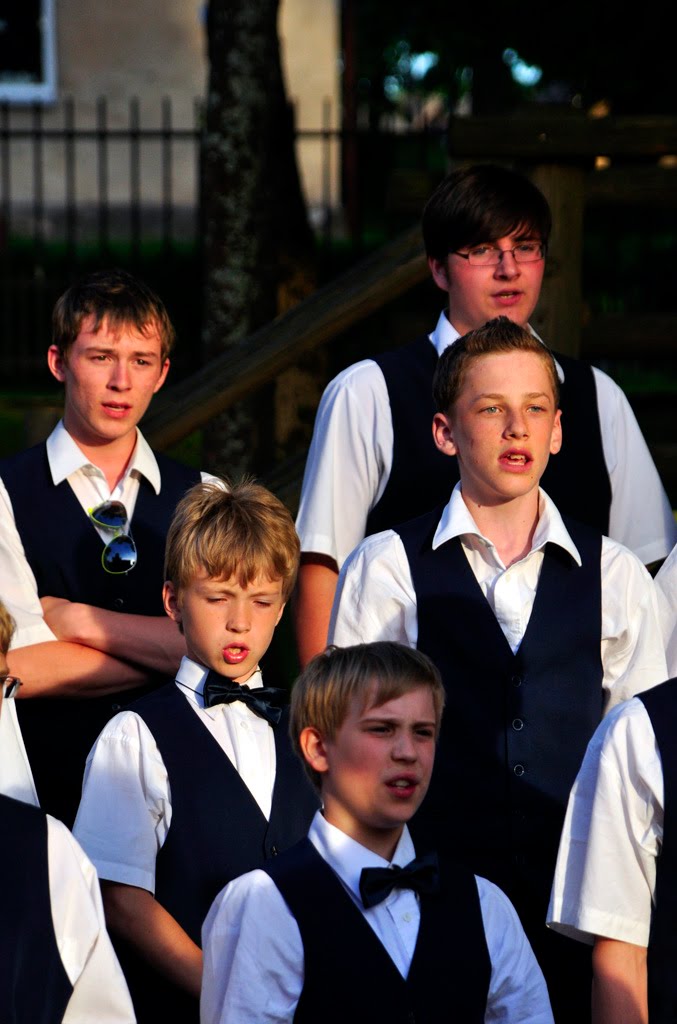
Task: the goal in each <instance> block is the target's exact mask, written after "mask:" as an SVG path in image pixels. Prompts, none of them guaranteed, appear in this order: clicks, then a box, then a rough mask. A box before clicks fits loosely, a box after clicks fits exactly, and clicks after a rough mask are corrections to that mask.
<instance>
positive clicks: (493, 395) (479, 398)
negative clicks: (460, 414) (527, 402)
mask: <svg viewBox="0 0 677 1024" xmlns="http://www.w3.org/2000/svg"><path fill="white" fill-rule="evenodd" d="M551 397H552V396H551V395H549V394H548V392H547V391H528V392H526V394H523V395H522V398H551ZM504 398H505V395H504V394H502V393H501V392H491V391H482V392H481V393H480V394H479V395H476V396H475V399H474V401H475V402H486V401H487V400H488V399H504Z"/></svg>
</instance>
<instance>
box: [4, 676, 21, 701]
mask: <svg viewBox="0 0 677 1024" xmlns="http://www.w3.org/2000/svg"><path fill="white" fill-rule="evenodd" d="M21 685H22V684H21V680H20V679H18V678H17V676H0V686H2V695H3V697H14V695H15V694H16V691H17V690H18V689H19V687H20V686H21Z"/></svg>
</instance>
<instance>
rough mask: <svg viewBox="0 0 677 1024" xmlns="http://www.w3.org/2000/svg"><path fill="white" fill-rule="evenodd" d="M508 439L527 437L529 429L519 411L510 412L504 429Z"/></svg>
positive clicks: (522, 414)
mask: <svg viewBox="0 0 677 1024" xmlns="http://www.w3.org/2000/svg"><path fill="white" fill-rule="evenodd" d="M505 433H506V435H507V436H508V437H527V435H528V433H529V428H528V426H527V421H526V418H525V416H524V413H523V412H522V411H521V410H519V409H513V410H511V411H510V414H509V416H508V420H507V423H506V427H505Z"/></svg>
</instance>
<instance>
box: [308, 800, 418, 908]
mask: <svg viewBox="0 0 677 1024" xmlns="http://www.w3.org/2000/svg"><path fill="white" fill-rule="evenodd" d="M308 838H309V839H310V841H311V842H312V844H313V846H314V847H315V849H316V850H317V851H318V853H320V854H321V855H322V857H323V858H324V860H326V862H327V864H328V865H329V867H330V868H331V869H332V870H333V871H334V872H335V873H336V874H337V875H338V876H339V878H340V879H341V881H342V882H343V884H344V885H345V886H346V888H347V889H348V890H349V891H350V892H351V893H352V894H353V896H355V897H356V899H357V900H359V901H360V903H361V902H362V900H361V897H360V875H361V874H362V869H363V868H387V867H389V866H390V865H391V864H397V865H398V866H399V867H404V866H405V864H408V863H409V861H411V860H413V859H414V857H415V856H416V851H415V850H414V844H413V842H412V839H411V836H410V834H409V829H408V828H407V826H406V825H405V826H404V829H403V831H402V835H401V836H400V840H399V842H398V844H397V847H396V848H395V853H394V854H393V859H392V860H391V861H387V860H385V859H384V858H383V857H379V855H378V854H377V853H373V852H372V851H371V850H368V849H367V847H366V846H362V845H361V843H358V842H357V841H356V840H355V839H351V838H350V836H349V835H346V833H345V832H342V831H341V830H340V829H339V828H336V826H335V825H330V824H329V822H328V821H327V820H326V818H325V817H324V816H323V814H322V812H321V811H317V812H316V814H315V817H314V818H313V821H312V824H311V826H310V830H309V832H308Z"/></svg>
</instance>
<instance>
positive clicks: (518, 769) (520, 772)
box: [513, 764, 526, 779]
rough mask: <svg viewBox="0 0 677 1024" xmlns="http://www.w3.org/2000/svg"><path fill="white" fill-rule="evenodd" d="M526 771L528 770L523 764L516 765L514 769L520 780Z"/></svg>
mask: <svg viewBox="0 0 677 1024" xmlns="http://www.w3.org/2000/svg"><path fill="white" fill-rule="evenodd" d="M525 771H526V768H525V767H524V765H523V764H516V765H515V766H514V768H513V772H514V773H515V775H516V776H517V778H518V779H521V778H522V776H523V775H524V773H525Z"/></svg>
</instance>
